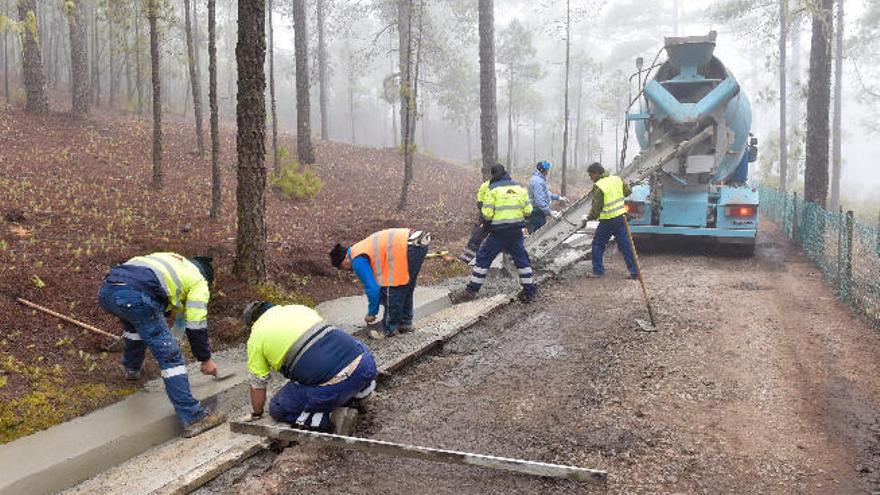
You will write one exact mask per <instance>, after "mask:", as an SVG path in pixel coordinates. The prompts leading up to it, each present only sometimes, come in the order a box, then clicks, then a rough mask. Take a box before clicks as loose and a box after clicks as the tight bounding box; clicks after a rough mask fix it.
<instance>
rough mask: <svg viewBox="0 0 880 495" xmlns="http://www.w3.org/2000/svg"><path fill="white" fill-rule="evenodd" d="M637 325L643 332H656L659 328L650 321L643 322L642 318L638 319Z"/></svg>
mask: <svg viewBox="0 0 880 495" xmlns="http://www.w3.org/2000/svg"><path fill="white" fill-rule="evenodd" d="M636 324H637V325H638V326H639V329H640V330H641V331H643V332H656V331H657V327H655V326H654V325H651V322H650V321H648V320H643V319H641V318H636Z"/></svg>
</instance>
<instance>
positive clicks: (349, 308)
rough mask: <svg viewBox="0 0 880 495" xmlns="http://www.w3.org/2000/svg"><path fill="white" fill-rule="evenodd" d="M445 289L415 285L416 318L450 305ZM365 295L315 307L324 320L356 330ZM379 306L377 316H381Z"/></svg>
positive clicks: (364, 307)
mask: <svg viewBox="0 0 880 495" xmlns="http://www.w3.org/2000/svg"><path fill="white" fill-rule="evenodd" d="M447 292H448V291H447V290H446V289H445V288H442V287H439V288H438V287H417V288H416V291H415V293H414V295H413V314H414V317H415V319H416V320H419V319H421V318H424V317H426V316H428V315H430V314H432V313H436V312H437V311H440V310H441V309H445V308H448V307H450V306H451V305H452V303H451V302H450V301H449V298H448V297H447ZM367 306H368V304H367V297H366V296H352V297H341V298H339V299H334V300H332V301H326V302H323V303H321V304H319V305H318V306H317V307H316V308H315V309H316V310H318V312H319V313H321V316H323V317H324V319H325V320H327V321H329V322H331V323H333V324H334V325H337V326H338V327H340V328H342V329H344V330H347V331H348V332H356V331H357V330H359V329H361V328H363V327H364V315H365V314H367ZM382 312H383V311H382V308H381V307H380V308H379V318H381V317H382Z"/></svg>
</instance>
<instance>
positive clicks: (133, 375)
mask: <svg viewBox="0 0 880 495" xmlns="http://www.w3.org/2000/svg"><path fill="white" fill-rule="evenodd" d="M142 369H144V367H143V366H141V367H140V368H138V369H136V370H130V369H128V368H126V367H125V366H123V367H122V376H124V377H125V381H127V382H136V381H138V380H140V379H141V370H142Z"/></svg>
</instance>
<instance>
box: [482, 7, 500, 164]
mask: <svg viewBox="0 0 880 495" xmlns="http://www.w3.org/2000/svg"><path fill="white" fill-rule="evenodd" d="M479 19H480V21H479V22H480V143H481V149H482V153H483V179H485V180H488V179H489V177H490V176H491V175H492V174H491V173H490V171H489V170H490V169H491V168H492V166H493V165H495V162H496V161H497V156H498V109H497V107H496V102H495V7H494V0H479Z"/></svg>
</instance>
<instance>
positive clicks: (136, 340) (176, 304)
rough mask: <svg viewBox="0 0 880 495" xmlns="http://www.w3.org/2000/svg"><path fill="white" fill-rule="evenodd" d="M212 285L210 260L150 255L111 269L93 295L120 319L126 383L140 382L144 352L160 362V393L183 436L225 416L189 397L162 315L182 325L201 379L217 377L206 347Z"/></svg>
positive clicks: (179, 357) (183, 369)
mask: <svg viewBox="0 0 880 495" xmlns="http://www.w3.org/2000/svg"><path fill="white" fill-rule="evenodd" d="M213 281H214V270H213V268H212V267H211V258H207V257H196V258H190V259H187V258H185V257H183V256H181V255H179V254H175V253H155V254H151V255H149V256H137V257H135V258H132V259H130V260H128V261H127V262H125V263H123V264H122V265H118V266H115V267H113V269H111V270H110V273H108V274H107V276H106V277H105V278H104V285H102V286H101V290H100V291H99V292H98V300H99V302H100V304H101V307H102V308H104V311H107V312H108V313H110V314H113V315H114V316H116V317H117V318H119V320H120V321H121V322H122V325H123V328H124V333H123V334H122V336H123V337H124V338H125V352H124V354H123V355H122V371H123V373H124V375H125V379H126V380H130V381H134V380H137V379H138V378H140V374H141V369H143V367H144V354H145V351H146V349H147V348H148V347H149V349H150V352H152V353H153V357H155V358H156V361H158V362H159V368H161V370H162V380H163V381H164V382H165V393H166V394H168V399H169V400H170V401H171V404H172V405H174V411H175V412H176V413H177V417H178V419H180V422H181V423H183V436H185V437H192V436H195V435H198V434H199V433H201V432H203V431H206V430H208V429H211V428H213V427H215V426H217V425H219V424H221V423H223V422H224V421H225V420H226V416H225V415H224V414H223V413H222V412H215V413H212V412H209V411H207V410H205V408H204V407H202V404H201V403H199V401H197V400H196V399H195V398H194V397H193V395H192V392H191V391H190V388H189V377H188V376H187V372H186V363H185V362H184V360H183V354H182V353H181V352H180V346H179V345H178V344H177V339H175V338H174V335H173V334H172V333H171V330H170V329H169V328H168V323H167V322H166V321H165V312H166V311H170V312H173V313H174V314H175V316H176V318H175V326H178V325H181V326H182V325H184V323H185V326H186V336H187V338H188V339H189V344H190V347H191V349H192V353H193V355H194V356H195V357H196V359H198V360H199V361H201V363H202V368H201V370H202V374H205V375H214V376H218V370H217V365H216V364H215V363H214V361H213V360H212V359H211V346H210V344H209V342H208V299H209V297H210V293H209V290H210V285H211V283H212V282H213Z"/></svg>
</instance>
